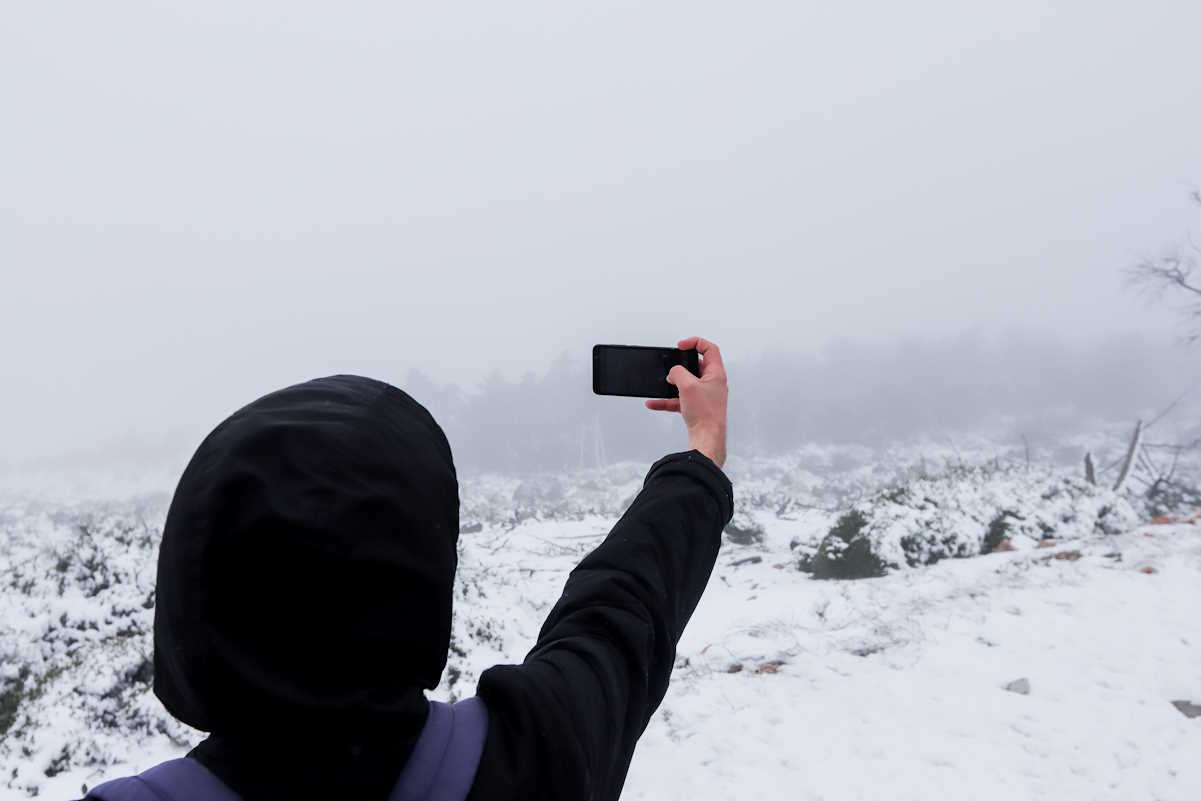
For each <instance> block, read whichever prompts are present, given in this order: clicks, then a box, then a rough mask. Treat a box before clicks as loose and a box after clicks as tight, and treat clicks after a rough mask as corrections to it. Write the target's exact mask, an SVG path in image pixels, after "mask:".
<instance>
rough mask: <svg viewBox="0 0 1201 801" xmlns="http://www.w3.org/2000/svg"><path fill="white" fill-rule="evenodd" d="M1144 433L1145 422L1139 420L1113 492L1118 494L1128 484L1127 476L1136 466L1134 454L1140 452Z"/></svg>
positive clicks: (1135, 425)
mask: <svg viewBox="0 0 1201 801" xmlns="http://www.w3.org/2000/svg"><path fill="white" fill-rule="evenodd" d="M1142 433H1143V421H1142V420H1139V421H1138V422H1136V423H1135V424H1134V434H1133V435H1132V436H1131V437H1130V447H1129V448H1127V449H1126V461H1125V463H1124V464H1123V465H1122V472H1121V473H1119V474H1118V480H1117V481H1116V482H1114V485H1113V491H1114V492H1117V491H1118V490H1120V489H1121V488H1122V485H1123V484H1125V483H1126V476H1128V475H1130V468H1131V466H1132V465H1133V464H1134V454H1135V452H1136V451H1137V450H1138V441H1139V438H1140V437H1141V435H1142Z"/></svg>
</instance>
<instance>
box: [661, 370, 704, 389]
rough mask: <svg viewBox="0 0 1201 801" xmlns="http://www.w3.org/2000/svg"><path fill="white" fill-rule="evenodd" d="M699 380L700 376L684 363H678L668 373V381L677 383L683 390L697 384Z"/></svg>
mask: <svg viewBox="0 0 1201 801" xmlns="http://www.w3.org/2000/svg"><path fill="white" fill-rule="evenodd" d="M699 380H700V379H699V378H697V377H696V376H694V375H693V374H692V373H690V372H688V368H687V367H685V366H684V365H682V364H677V365H676V366H675V367H673V368H671V370H669V371H668V373H667V383H669V384H675V385H676V386H677V387H679V388H680V389H681V390H683V389H684V388H685V387H688V386H691V385H693V384H695V383H696V382H697V381H699Z"/></svg>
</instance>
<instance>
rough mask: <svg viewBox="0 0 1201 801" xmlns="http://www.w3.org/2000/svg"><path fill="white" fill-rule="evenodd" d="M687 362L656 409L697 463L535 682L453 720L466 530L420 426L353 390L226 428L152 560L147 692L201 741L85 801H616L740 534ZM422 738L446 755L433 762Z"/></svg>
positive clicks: (565, 609)
mask: <svg viewBox="0 0 1201 801" xmlns="http://www.w3.org/2000/svg"><path fill="white" fill-rule="evenodd" d="M679 347H680V348H693V347H695V348H696V349H697V350H698V351H699V353H700V363H701V369H700V372H701V375H700V377H699V378H698V377H696V376H693V375H692V374H691V373H689V372H688V371H687V370H685V369H684V368H683V367H675V368H673V369H672V371H671V373H670V374H669V375H668V377H667V380H668V381H670V382H671V383H672V384H674V385H675V386H676V387H678V389H679V398H678V399H667V400H648V401H647V402H646V405H647V406H648V408H650V409H653V410H659V411H665V412H679V413H680V414H681V415H682V417H683V420H684V424H685V426H686V428H687V432H688V439H689V446H690V450H688V451H686V452H682V453H676V454H671V455H668V456H665V457H663V458H662V459H660V460H658V461H657V462H655V463H654V465H653V466H652V467H651V468H650V471H649V472H648V474H647V476H646V480H645V483H644V485H643V488H642V490H641V492H640V493H639V494H638V495H637V497H636V498H635V499H634V501H633V502H632V503H631V504H630V507H629V509H628V510H627V511H626V512H625V514H624V515H623V516H622V517H621V519H620V520H619V521H618V522H617V523H616V524H615V525H614V526H613V529H612V531H611V533H610V534H609V535H608V536H607V537H606V538H605V539H604V541H603V542H602V543H601V544H600V545H598V546H597V547H596V549H595V550H593V551H592V552H591V553H590V554H589V555H588V556H587V557H585V558H584V559H583V561H581V562H580V563H579V565H578V566H577V567H576V568H575V569H574V570H573V571H572V572H571V574H570V575H569V576H568V578H567V581H566V584H565V585H564V587H563V592H562V595H561V597H560V598H559V600H558V602H557V603H556V604H555V605H554V607H553V608H552V609H551V611H550V613H549V615H548V616H547V618H546V621H545V624H544V625H543V627H542V630H541V632H540V633H539V635H538V640H537V642H536V643H535V645H534V647H533V649H532V650H531V651H530V652H529V654H528V655H527V656H526V657H525V660H524V661H523V662H522V663H521V664H518V665H497V666H495V667H492V668H490V669H488V670H487V671H485V672H484V673H483V674H482V675H481V677H480V680H479V683H478V686H477V695H476V697H475V698H474V699H470V701H469V702H462V703H460V704H458V705H455V706H454V707H449V706H446V705H440V704H433V703H432V702H430V701H428V700H427V699H426V697H425V691H426V690H431V689H433V688H435V687H436V686H437V685H438V682H439V679H440V677H441V674H442V671H443V669H444V667H445V665H446V660H447V650H448V647H449V640H450V628H451V605H452V589H453V583H454V575H455V568H456V564H457V539H458V511H459V499H458V483H457V478H456V473H455V468H454V464H453V461H452V458H451V450H450V446H449V444H448V442H447V440H446V437H445V436H444V435H443V433H442V430H441V429H440V428H439V426H438V424H437V423H436V422H435V421H434V419H433V417H432V416H430V414H429V413H428V412H427V411H426V410H425V409H424V408H423V407H422V406H421V405H419V404H418V403H417V402H416V401H415V400H413V399H412V398H410V397H409V396H408V395H407V394H405V393H404V392H403V391H401V390H399V389H397V388H395V387H392V386H390V385H388V384H385V383H382V382H379V381H374V380H371V379H367V378H362V377H355V376H333V377H329V378H323V379H317V380H314V381H310V382H307V383H304V384H299V385H296V386H292V387H288V388H286V389H283V390H280V391H278V392H274V393H272V394H269V395H267V396H265V397H263V398H260V399H258V400H256V401H254V402H253V403H251V404H250V405H248V406H246V407H244V408H243V409H241V410H239V411H237V412H235V413H234V414H233V415H232V416H230V417H229V418H228V419H227V420H225V421H224V422H223V423H221V424H220V425H219V426H217V428H216V429H215V430H214V431H213V432H212V433H211V434H210V435H209V436H208V437H207V438H206V439H205V440H204V441H203V443H202V444H201V445H200V447H199V448H198V450H197V451H196V453H195V455H194V456H193V457H192V459H191V461H190V462H189V464H188V466H187V468H186V469H185V471H184V473H183V475H182V477H181V479H180V482H179V485H178V487H177V489H176V491H175V494H174V496H173V498H172V502H171V506H170V509H169V512H168V515H167V519H166V524H165V526H164V529H163V538H162V544H161V546H160V551H159V561H158V576H157V590H156V592H157V599H156V606H155V619H154V669H155V673H154V692H155V694H156V695H157V696H158V697H159V699H161V701H162V702H163V704H164V706H165V707H166V709H167V710H168V711H169V712H170V713H171V714H172V715H174V716H175V717H176V718H178V719H179V720H181V721H183V722H184V723H187V724H188V725H190V726H193V727H195V728H197V729H200V730H202V731H205V732H209V735H208V736H207V738H206V739H204V740H203V741H202V742H201V743H200V744H199V745H197V746H196V747H195V748H194V749H193V750H192V751H191V752H189V753H188V755H187V756H186V757H185V758H182V759H180V760H174V761H173V762H171V763H164V765H163V766H159V767H158V768H155V769H152V770H151V771H148V772H147V773H144V774H141V776H139V777H127V778H125V779H117V780H115V781H112V782H109V783H106V784H103V785H101V786H99V787H98V788H94V789H93V791H92V793H91V794H90V795H89V796H88V798H95V799H100V800H101V801H130V800H131V799H133V800H136V799H142V798H145V799H157V800H158V801H162V799H170V798H181V799H182V798H185V797H187V798H195V799H200V798H206V799H241V801H268V799H270V800H272V801H274V800H275V799H283V798H313V799H318V798H321V799H325V798H329V799H339V801H359V800H360V799H361V800H362V801H383V799H397V801H403V800H404V799H417V798H426V797H428V798H445V799H456V798H457V799H461V798H462V797H463V796H464V795H466V797H467V798H469V799H472V801H502V800H507V799H524V800H526V801H529V800H531V799H546V800H547V801H550V800H551V799H554V801H571V800H572V799H581V800H583V799H590V800H591V801H610V800H611V799H616V798H618V796H619V795H620V794H621V790H622V786H623V784H624V781H625V777H626V772H627V770H628V769H629V765H630V760H631V758H632V756H633V753H634V747H635V744H636V743H637V741H638V738H639V737H640V736H641V734H642V733H643V731H644V730H645V728H646V726H647V723H648V722H649V720H650V718H651V715H652V714H653V713H654V711H655V709H656V708H657V707H658V706H659V703H660V702H661V701H662V700H663V696H664V693H665V692H666V690H667V686H668V680H669V678H670V675H671V671H672V667H673V665H674V662H675V650H676V644H677V642H678V641H679V639H680V635H681V633H682V632H683V630H684V627H685V625H686V624H687V623H688V620H689V618H690V616H691V615H692V613H693V610H694V609H695V608H696V605H697V603H698V602H699V600H700V598H701V594H702V592H703V591H704V588H705V585H706V583H707V582H708V580H709V576H710V573H711V572H712V569H713V566H714V562H715V560H716V558H717V553H718V549H719V545H720V542H721V534H722V531H723V529H724V528H725V526H726V524H727V523H728V522H729V520H730V517H731V514H732V511H733V508H732V504H733V488H732V485H731V483H730V481H729V480H728V479H727V477H726V476H725V474H724V473H723V472H722V466H723V465H724V462H725V458H726V400H727V386H726V374H725V369H724V367H723V365H722V358H721V352H720V351H719V350H718V347H717V345H715V344H713V343H711V342H709V341H707V340H705V339H701V338H698V337H690V338H688V339H685V340H682V341H680V343H679ZM448 710H449V711H448ZM456 710H457V711H456ZM435 719H437V721H441V722H443V723H446V726H447V727H449V728H447V729H446V731H450V730H451V729H453V728H454V727H455V726H457V727H458V728H457V729H455V731H456V732H458V734H455V735H454V737H458V738H459V740H455V739H453V738H452V739H451V740H446V739H443V740H440V741H438V744H436V745H431V744H430V743H431V742H433V741H432V740H431V739H430V737H431V735H430V734H429V732H430V731H431V729H432V728H437V727H436V726H434V723H435V722H436V720H435ZM447 721H449V722H447ZM439 725H441V724H439ZM472 732H475V733H474V734H473V733H472ZM444 733H445V732H444ZM464 733H465V734H464ZM446 736H447V737H450V735H446ZM472 738H474V740H475V741H474V742H467V744H466V745H462V742H460V741H464V742H466V741H469V740H472ZM447 742H451V743H452V745H450V746H448V745H447ZM460 746H462V747H460ZM448 754H449V755H451V756H447V755H448ZM463 754H465V755H466V756H461V755H463ZM431 755H432V757H431ZM452 757H453V758H452ZM431 759H432V761H431ZM427 762H429V764H430V765H433V766H434V767H431V768H429V769H428V770H427V769H426V767H422V766H418V767H414V766H415V765H417V764H418V763H421V764H422V765H424V764H425V763H427ZM172 770H175V771H176V774H171V771H172ZM181 770H182V771H183V774H178V771H181ZM156 771H157V773H156ZM168 774H170V775H176V778H174V779H170V780H168V779H164V778H163V777H164V776H167V775H168ZM179 775H182V776H183V778H179ZM406 777H407V778H406ZM172 782H174V784H175V786H174V787H169V786H164V785H167V784H171V783H172ZM179 785H184V790H186V792H183V791H181V790H180V787H179ZM452 785H453V787H452Z"/></svg>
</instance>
